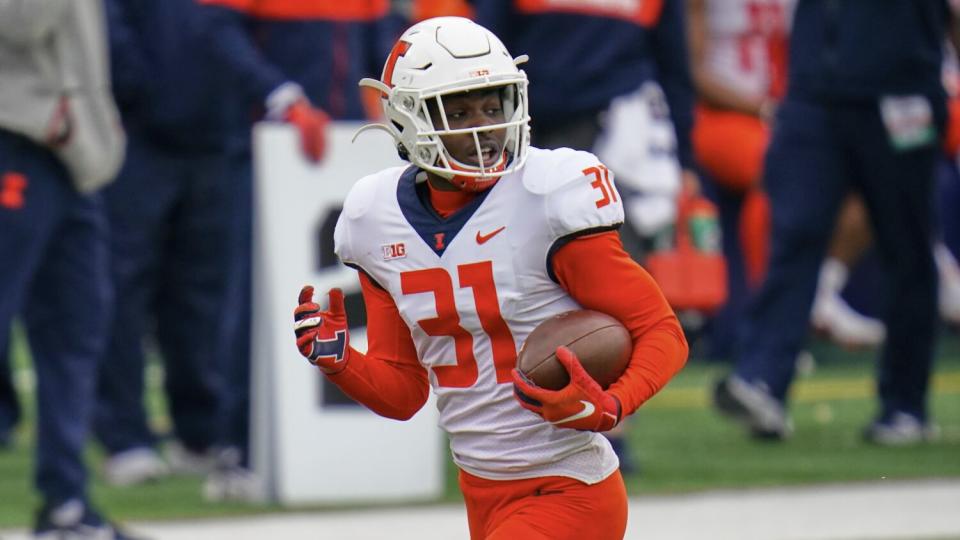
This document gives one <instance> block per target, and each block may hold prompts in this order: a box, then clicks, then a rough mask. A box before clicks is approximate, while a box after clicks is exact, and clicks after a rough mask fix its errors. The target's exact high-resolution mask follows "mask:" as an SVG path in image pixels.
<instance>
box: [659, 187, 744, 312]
mask: <svg viewBox="0 0 960 540" xmlns="http://www.w3.org/2000/svg"><path fill="white" fill-rule="evenodd" d="M720 234H721V232H720V223H719V220H718V218H717V208H716V206H715V205H714V204H713V203H712V202H710V201H709V200H707V199H706V198H704V197H702V196H700V195H688V194H682V195H681V196H680V197H679V198H678V200H677V224H676V227H675V229H674V242H673V246H672V247H670V248H669V249H663V250H659V251H654V252H653V253H651V254H650V255H648V256H647V259H646V263H645V264H644V266H645V267H646V268H647V271H648V272H650V275H651V276H653V278H654V279H655V280H656V281H657V283H658V284H659V285H660V289H661V290H663V294H664V296H665V297H666V299H667V302H669V303H670V305H671V306H672V307H673V309H674V310H676V311H682V310H696V311H700V312H703V313H706V314H708V313H711V312H713V311H716V310H717V309H719V308H720V307H721V306H722V305H723V304H724V302H726V301H727V261H726V259H725V258H724V256H723V252H722V250H721V247H720V246H721V236H720Z"/></svg>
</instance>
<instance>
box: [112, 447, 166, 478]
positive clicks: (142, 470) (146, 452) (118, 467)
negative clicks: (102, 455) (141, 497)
mask: <svg viewBox="0 0 960 540" xmlns="http://www.w3.org/2000/svg"><path fill="white" fill-rule="evenodd" d="M169 474H170V467H168V466H167V463H166V462H165V461H163V459H161V458H160V455H159V454H157V452H156V450H154V449H153V448H147V447H137V448H131V449H130V450H124V451H123V452H119V453H117V454H113V455H111V456H110V457H108V458H107V459H106V460H104V462H103V478H104V480H105V481H106V482H107V483H108V484H110V485H112V486H134V485H137V484H143V483H145V482H151V481H154V480H158V479H160V478H163V477H165V476H168V475H169Z"/></svg>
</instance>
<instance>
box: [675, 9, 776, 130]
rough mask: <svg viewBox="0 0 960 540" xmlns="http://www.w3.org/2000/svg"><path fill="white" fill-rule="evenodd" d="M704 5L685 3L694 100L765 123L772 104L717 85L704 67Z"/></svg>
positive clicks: (705, 50) (705, 33)
mask: <svg viewBox="0 0 960 540" xmlns="http://www.w3.org/2000/svg"><path fill="white" fill-rule="evenodd" d="M707 32H708V31H707V5H706V0H687V39H688V42H689V44H690V66H691V68H690V72H691V75H692V76H693V85H694V88H695V89H696V92H697V97H699V98H700V100H702V101H703V102H704V103H706V104H707V105H710V106H712V107H716V108H718V109H727V110H732V111H737V112H741V113H744V114H749V115H751V116H756V117H757V118H760V119H764V120H765V119H766V116H767V115H768V114H769V113H770V110H771V107H772V106H773V103H772V102H769V100H766V99H756V98H752V97H750V96H746V95H744V94H743V93H741V92H737V91H735V90H733V89H731V88H730V87H729V86H727V85H725V84H723V83H722V82H720V81H718V80H717V79H716V78H715V77H714V76H713V75H712V74H711V73H710V70H709V69H708V67H707V64H706V62H707V47H708V45H707Z"/></svg>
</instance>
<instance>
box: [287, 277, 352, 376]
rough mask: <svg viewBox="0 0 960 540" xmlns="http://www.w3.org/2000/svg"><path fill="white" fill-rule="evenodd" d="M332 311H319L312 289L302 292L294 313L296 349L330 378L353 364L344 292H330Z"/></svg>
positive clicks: (334, 290) (305, 289) (308, 286)
mask: <svg viewBox="0 0 960 540" xmlns="http://www.w3.org/2000/svg"><path fill="white" fill-rule="evenodd" d="M329 296H330V308H329V309H328V310H327V311H320V306H319V305H318V304H316V303H314V301H313V287H311V286H310V285H306V286H304V287H303V288H302V289H300V298H299V303H300V305H298V306H297V309H295V310H294V311H293V320H294V323H293V331H294V333H295V334H296V335H297V348H298V349H300V354H302V355H303V356H304V357H305V358H306V359H307V360H308V361H309V362H310V363H311V364H313V365H315V366H317V367H318V368H320V370H321V371H323V372H324V373H326V374H327V375H333V374H335V373H340V372H341V371H343V370H344V369H346V368H347V362H349V361H350V334H349V332H348V331H347V313H346V311H345V310H344V308H343V291H341V290H340V289H330V293H329Z"/></svg>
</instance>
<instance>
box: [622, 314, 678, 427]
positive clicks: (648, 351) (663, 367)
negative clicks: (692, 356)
mask: <svg viewBox="0 0 960 540" xmlns="http://www.w3.org/2000/svg"><path fill="white" fill-rule="evenodd" d="M688 353H689V346H688V345H687V340H686V338H685V337H684V335H683V330H682V329H681V328H680V324H679V323H678V322H677V319H676V317H665V318H664V319H663V320H662V321H660V322H659V323H658V324H656V325H655V326H654V327H653V328H651V329H650V330H648V331H647V332H646V333H644V334H642V335H640V336H635V337H634V345H633V354H632V355H631V358H630V364H629V365H628V366H627V369H626V371H624V373H623V375H621V376H620V379H619V380H617V382H615V383H613V384H612V385H610V388H609V391H610V393H611V394H613V395H614V396H616V398H617V399H619V400H620V406H621V408H622V415H623V416H627V415H629V414H632V413H633V412H634V411H636V410H637V408H639V407H640V406H641V405H643V404H644V403H645V402H646V401H647V400H649V399H650V398H651V397H653V396H654V395H655V394H656V393H657V392H659V391H660V389H661V388H663V387H664V386H665V385H666V384H667V382H669V381H670V379H672V378H673V376H674V375H676V374H677V372H679V371H680V370H681V369H682V368H683V366H684V364H686V362H687V355H688Z"/></svg>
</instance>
